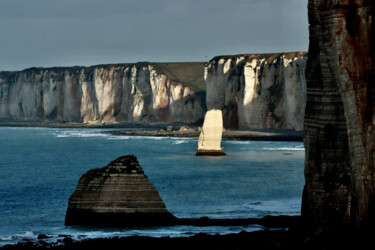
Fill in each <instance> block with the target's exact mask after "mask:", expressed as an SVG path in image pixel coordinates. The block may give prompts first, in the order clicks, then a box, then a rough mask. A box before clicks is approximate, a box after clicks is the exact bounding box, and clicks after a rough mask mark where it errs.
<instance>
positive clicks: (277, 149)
mask: <svg viewBox="0 0 375 250" xmlns="http://www.w3.org/2000/svg"><path fill="white" fill-rule="evenodd" d="M262 149H263V150H269V151H305V148H304V147H303V146H294V147H274V148H269V147H267V148H262Z"/></svg>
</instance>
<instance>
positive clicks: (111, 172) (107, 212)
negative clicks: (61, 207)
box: [65, 155, 176, 226]
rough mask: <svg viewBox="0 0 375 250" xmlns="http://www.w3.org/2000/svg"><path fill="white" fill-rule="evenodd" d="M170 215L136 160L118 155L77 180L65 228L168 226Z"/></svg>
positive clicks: (171, 221) (171, 217)
mask: <svg viewBox="0 0 375 250" xmlns="http://www.w3.org/2000/svg"><path fill="white" fill-rule="evenodd" d="M175 220H176V218H175V217H174V216H173V215H172V214H170V213H169V212H168V211H167V209H166V207H165V204H164V202H163V200H162V199H161V198H160V196H159V193H158V191H157V190H156V189H155V187H154V185H153V184H152V183H151V182H150V181H149V179H148V178H147V176H146V175H145V174H144V172H143V169H142V167H141V166H140V165H139V163H138V161H137V158H136V157H135V156H133V155H127V156H122V157H120V158H118V159H116V160H114V161H112V162H111V163H110V164H108V165H107V166H106V167H104V168H101V169H93V170H90V171H88V172H86V173H85V174H84V175H82V177H81V178H80V180H79V182H78V185H77V188H76V190H75V191H74V193H73V194H72V195H71V196H70V198H69V203H68V210H67V212H66V219H65V224H66V225H105V226H148V225H169V224H173V223H175Z"/></svg>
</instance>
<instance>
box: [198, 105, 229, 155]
mask: <svg viewBox="0 0 375 250" xmlns="http://www.w3.org/2000/svg"><path fill="white" fill-rule="evenodd" d="M222 134H223V115H222V112H221V110H218V109H212V110H209V111H207V113H206V115H205V117H204V123H203V127H202V131H201V133H200V135H199V138H198V151H197V155H198V156H202V155H210V156H219V155H225V153H224V152H223V150H222V149H221V137H222Z"/></svg>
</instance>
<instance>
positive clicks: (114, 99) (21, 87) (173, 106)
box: [0, 63, 205, 124]
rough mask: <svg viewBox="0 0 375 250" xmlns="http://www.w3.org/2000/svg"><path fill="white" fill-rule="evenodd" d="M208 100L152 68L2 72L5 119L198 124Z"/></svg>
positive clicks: (0, 101)
mask: <svg viewBox="0 0 375 250" xmlns="http://www.w3.org/2000/svg"><path fill="white" fill-rule="evenodd" d="M201 68H202V73H201V74H200V75H203V65H201ZM203 96H204V95H201V94H199V93H198V92H196V91H194V90H193V89H191V88H189V87H187V86H185V85H184V84H181V83H179V82H173V81H172V80H170V79H169V78H168V77H167V76H166V75H165V74H160V73H158V72H157V71H156V70H155V67H154V64H151V63H137V64H129V65H128V64H122V65H100V66H92V67H67V68H31V69H27V70H24V71H20V72H0V118H1V119H15V120H22V121H42V122H45V121H55V122H61V121H64V122H81V123H85V122H89V123H90V122H129V123H143V124H146V123H147V124H149V123H168V122H184V123H192V122H196V121H197V120H199V119H201V118H202V117H203V115H204V113H205V104H204V97H203Z"/></svg>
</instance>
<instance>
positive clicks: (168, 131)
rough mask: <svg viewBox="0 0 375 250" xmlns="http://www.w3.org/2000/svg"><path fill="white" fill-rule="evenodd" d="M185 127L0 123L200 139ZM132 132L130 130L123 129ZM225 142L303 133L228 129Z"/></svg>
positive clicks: (285, 137)
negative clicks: (110, 129)
mask: <svg viewBox="0 0 375 250" xmlns="http://www.w3.org/2000/svg"><path fill="white" fill-rule="evenodd" d="M188 126H189V125H187V126H186V125H183V124H151V125H144V124H129V123H108V124H107V123H105V124H104V123H103V124H98V123H93V124H82V123H58V122H56V123H41V122H0V127H42V128H77V129H80V128H82V129H88V128H92V129H104V128H105V129H107V128H115V129H119V130H118V131H108V132H106V133H110V134H112V135H117V136H156V137H196V138H198V137H199V134H200V130H199V128H198V127H197V126H193V125H192V126H191V127H188ZM120 129H130V130H120ZM222 139H224V140H242V141H299V142H302V141H303V132H302V131H294V130H289V129H241V130H240V129H238V130H237V129H227V130H224V131H223V134H222Z"/></svg>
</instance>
